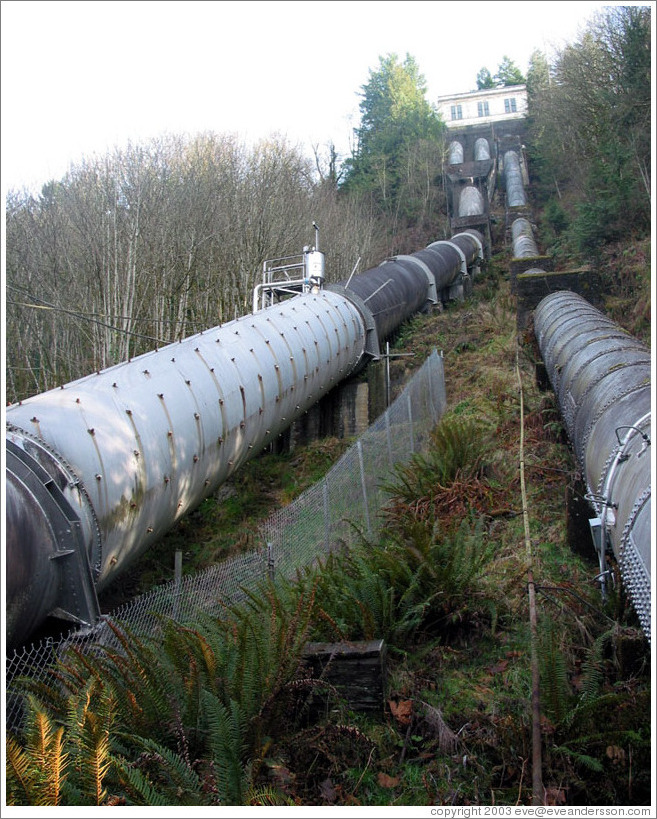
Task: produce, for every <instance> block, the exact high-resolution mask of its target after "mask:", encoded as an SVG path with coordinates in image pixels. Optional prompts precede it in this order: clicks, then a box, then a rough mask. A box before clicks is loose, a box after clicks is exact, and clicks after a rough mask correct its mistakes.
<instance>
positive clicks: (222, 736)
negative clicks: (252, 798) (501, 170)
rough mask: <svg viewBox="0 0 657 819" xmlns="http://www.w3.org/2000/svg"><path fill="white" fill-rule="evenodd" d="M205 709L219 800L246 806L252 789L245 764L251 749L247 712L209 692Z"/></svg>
mask: <svg viewBox="0 0 657 819" xmlns="http://www.w3.org/2000/svg"><path fill="white" fill-rule="evenodd" d="M203 709H204V715H205V719H206V723H207V727H208V733H209V736H208V746H209V748H210V751H211V754H212V759H213V762H214V768H215V771H216V782H217V788H218V797H219V801H220V803H221V804H223V805H243V804H244V796H245V793H246V789H247V786H248V783H247V777H246V773H245V770H244V767H243V765H242V755H243V754H244V753H245V751H246V748H247V747H248V740H247V724H246V720H245V716H244V713H243V711H242V710H241V708H240V706H239V705H238V703H236V702H235V701H234V700H231V702H230V703H229V706H228V707H225V706H224V705H223V703H221V702H220V701H219V700H218V699H217V697H215V696H213V695H212V694H211V693H210V692H208V691H204V692H203Z"/></svg>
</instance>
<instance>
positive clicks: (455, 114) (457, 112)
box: [452, 105, 463, 119]
mask: <svg viewBox="0 0 657 819" xmlns="http://www.w3.org/2000/svg"><path fill="white" fill-rule="evenodd" d="M452 119H463V108H462V107H461V106H460V105H452Z"/></svg>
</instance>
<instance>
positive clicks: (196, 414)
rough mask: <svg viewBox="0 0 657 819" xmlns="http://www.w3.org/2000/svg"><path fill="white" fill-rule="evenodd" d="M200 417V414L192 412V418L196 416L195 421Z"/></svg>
mask: <svg viewBox="0 0 657 819" xmlns="http://www.w3.org/2000/svg"><path fill="white" fill-rule="evenodd" d="M200 417H201V416H200V415H199V414H198V412H195V413H194V418H196V420H197V421H198V419H199V418H200Z"/></svg>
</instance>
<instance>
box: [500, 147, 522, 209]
mask: <svg viewBox="0 0 657 819" xmlns="http://www.w3.org/2000/svg"><path fill="white" fill-rule="evenodd" d="M504 179H505V182H506V204H507V206H508V207H510V208H517V207H519V206H521V205H525V204H527V200H526V198H525V188H524V186H523V184H522V171H521V169H520V159H519V158H518V154H517V153H516V152H515V151H507V152H506V153H505V154H504Z"/></svg>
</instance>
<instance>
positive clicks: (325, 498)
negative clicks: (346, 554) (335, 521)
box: [322, 477, 331, 553]
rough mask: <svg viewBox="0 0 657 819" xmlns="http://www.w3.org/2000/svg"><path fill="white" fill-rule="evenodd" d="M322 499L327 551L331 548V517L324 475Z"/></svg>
mask: <svg viewBox="0 0 657 819" xmlns="http://www.w3.org/2000/svg"><path fill="white" fill-rule="evenodd" d="M322 499H323V501H324V544H325V547H326V551H327V553H328V551H329V550H330V548H331V519H330V512H329V488H328V478H327V477H324V483H323V485H322Z"/></svg>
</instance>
